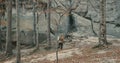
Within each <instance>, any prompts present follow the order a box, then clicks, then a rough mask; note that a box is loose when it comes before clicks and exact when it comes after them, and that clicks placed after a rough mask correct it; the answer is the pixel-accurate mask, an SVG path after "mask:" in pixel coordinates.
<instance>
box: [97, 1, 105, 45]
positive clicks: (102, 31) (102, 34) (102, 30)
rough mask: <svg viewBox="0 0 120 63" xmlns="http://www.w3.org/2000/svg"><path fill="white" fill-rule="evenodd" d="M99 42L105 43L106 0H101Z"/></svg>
mask: <svg viewBox="0 0 120 63" xmlns="http://www.w3.org/2000/svg"><path fill="white" fill-rule="evenodd" d="M99 44H101V45H103V44H107V38H106V0H102V1H101V21H100V32H99Z"/></svg>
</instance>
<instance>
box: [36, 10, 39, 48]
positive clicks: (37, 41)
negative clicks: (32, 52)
mask: <svg viewBox="0 0 120 63" xmlns="http://www.w3.org/2000/svg"><path fill="white" fill-rule="evenodd" d="M36 15H37V16H36V17H37V20H36V24H37V27H36V49H39V29H38V21H39V16H38V12H37V14H36Z"/></svg>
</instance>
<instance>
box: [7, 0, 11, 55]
mask: <svg viewBox="0 0 120 63" xmlns="http://www.w3.org/2000/svg"><path fill="white" fill-rule="evenodd" d="M7 22H8V24H7V33H6V55H7V56H9V55H11V54H12V42H11V39H12V38H11V31H12V30H11V26H12V0H8V7H7Z"/></svg>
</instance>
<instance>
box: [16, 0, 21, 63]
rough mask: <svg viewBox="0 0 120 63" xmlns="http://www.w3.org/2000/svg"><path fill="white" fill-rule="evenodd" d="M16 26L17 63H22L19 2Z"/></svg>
mask: <svg viewBox="0 0 120 63" xmlns="http://www.w3.org/2000/svg"><path fill="white" fill-rule="evenodd" d="M16 24H17V54H16V63H21V53H20V19H19V0H16Z"/></svg>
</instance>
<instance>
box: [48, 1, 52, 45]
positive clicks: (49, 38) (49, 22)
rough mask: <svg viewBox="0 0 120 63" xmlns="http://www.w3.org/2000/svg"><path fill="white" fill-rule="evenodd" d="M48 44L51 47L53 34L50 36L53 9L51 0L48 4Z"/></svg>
mask: <svg viewBox="0 0 120 63" xmlns="http://www.w3.org/2000/svg"><path fill="white" fill-rule="evenodd" d="M48 9H49V11H48V44H49V47H51V36H50V24H51V13H50V9H51V0H49V4H48Z"/></svg>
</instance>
